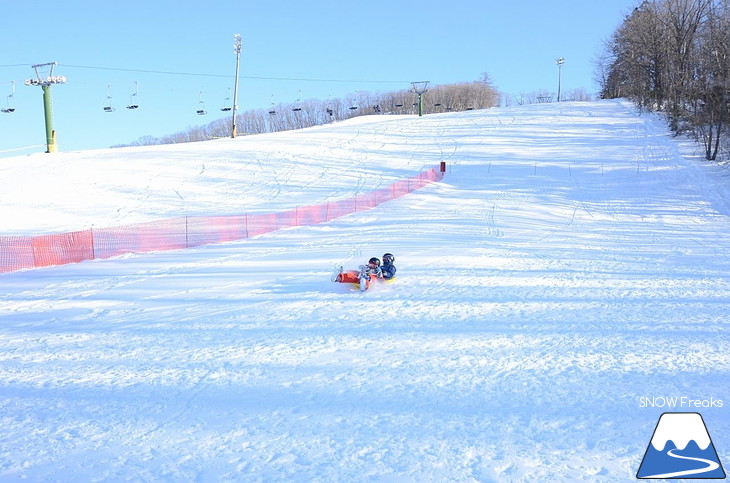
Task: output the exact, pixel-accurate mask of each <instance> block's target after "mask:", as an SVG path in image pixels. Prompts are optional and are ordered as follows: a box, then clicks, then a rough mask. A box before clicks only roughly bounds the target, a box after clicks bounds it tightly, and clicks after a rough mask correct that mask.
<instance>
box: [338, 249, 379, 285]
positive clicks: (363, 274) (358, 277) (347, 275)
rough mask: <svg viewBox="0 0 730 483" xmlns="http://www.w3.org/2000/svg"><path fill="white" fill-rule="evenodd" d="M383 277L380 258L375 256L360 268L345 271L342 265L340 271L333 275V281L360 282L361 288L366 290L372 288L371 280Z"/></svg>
mask: <svg viewBox="0 0 730 483" xmlns="http://www.w3.org/2000/svg"><path fill="white" fill-rule="evenodd" d="M382 277H383V272H382V271H381V270H380V260H379V259H378V258H376V257H373V258H371V259H370V260H369V261H368V263H367V265H360V269H359V270H349V271H347V272H343V271H342V267H340V271H339V273H337V274H336V275H335V276H333V277H332V281H333V282H340V283H359V284H360V290H361V291H363V292H364V291H365V290H367V289H368V288H370V281H371V280H373V279H374V278H382Z"/></svg>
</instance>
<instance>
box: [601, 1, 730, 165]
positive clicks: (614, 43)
mask: <svg viewBox="0 0 730 483" xmlns="http://www.w3.org/2000/svg"><path fill="white" fill-rule="evenodd" d="M596 65H597V71H596V72H597V80H598V81H599V84H600V86H601V97H603V98H620V97H623V98H628V99H631V100H632V101H633V102H635V103H636V104H637V105H638V106H639V107H640V108H641V109H646V110H656V111H660V112H664V113H666V115H667V117H668V119H669V123H670V128H671V129H672V130H673V131H674V132H675V133H689V134H691V135H693V136H695V138H696V139H697V140H698V141H699V142H700V144H701V145H702V146H703V147H704V154H705V158H706V159H707V160H717V159H718V154H721V153H722V152H723V141H724V138H723V136H726V135H727V133H728V127H727V125H726V121H727V119H728V115H729V114H730V112H729V106H730V104H729V103H728V101H729V100H730V0H645V1H644V2H642V3H641V4H640V5H639V6H638V7H636V8H635V9H634V10H633V12H632V13H631V14H629V15H628V16H627V17H626V18H625V19H624V21H623V23H622V24H621V25H620V26H619V28H618V29H617V30H616V32H615V33H614V34H613V36H612V37H611V38H610V39H609V40H608V41H607V42H606V45H605V49H604V51H603V52H602V53H601V54H600V55H599V58H598V59H597V63H596Z"/></svg>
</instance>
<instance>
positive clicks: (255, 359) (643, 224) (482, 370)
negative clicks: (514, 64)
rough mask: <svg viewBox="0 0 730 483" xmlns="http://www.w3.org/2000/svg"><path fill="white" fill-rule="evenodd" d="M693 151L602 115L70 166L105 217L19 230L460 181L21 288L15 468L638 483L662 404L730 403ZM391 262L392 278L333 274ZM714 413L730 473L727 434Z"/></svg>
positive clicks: (487, 120)
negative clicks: (349, 283) (369, 284)
mask: <svg viewBox="0 0 730 483" xmlns="http://www.w3.org/2000/svg"><path fill="white" fill-rule="evenodd" d="M239 146H240V152H239V151H238V150H237V149H239V148H238V147H239ZM233 147H235V148H236V150H234V149H233ZM682 153H685V154H686V153H687V147H686V145H682V144H680V143H678V141H677V140H675V139H671V138H670V137H669V136H668V132H667V131H666V129H664V127H663V126H662V123H661V121H660V120H658V119H656V118H654V117H653V116H648V115H638V114H637V113H636V112H635V111H634V110H633V109H632V108H631V107H630V106H629V105H628V104H626V103H622V102H598V103H560V104H553V105H537V106H525V107H516V108H505V109H491V110H485V111H473V112H465V113H453V114H448V115H433V116H426V117H424V118H422V119H418V118H397V117H388V116H381V117H370V118H360V119H356V120H354V121H353V122H349V123H342V124H336V125H331V126H324V127H320V128H314V129H309V130H303V131H297V132H289V133H279V134H277V135H266V136H252V137H248V138H246V137H244V138H239V139H237V140H225V141H216V142H210V143H197V144H191V145H177V146H174V147H157V148H154V149H153V148H144V149H143V148H135V149H124V150H108V151H98V152H88V153H87V152H84V153H65V154H61V155H60V156H61V157H55V156H54V158H53V162H54V163H56V160H57V159H58V160H61V161H62V162H61V165H63V166H69V173H68V176H69V179H72V177H73V176H77V177H81V178H82V179H86V180H87V181H88V183H86V184H84V185H83V186H84V188H83V189H84V190H86V191H84V192H88V196H85V197H84V200H87V201H88V203H85V205H84V206H83V207H80V206H79V205H76V204H74V202H73V200H74V199H77V198H72V197H70V198H69V197H66V198H65V199H60V198H58V197H57V196H55V195H54V196H49V197H44V196H43V195H42V193H40V192H39V193H36V194H35V198H34V197H33V196H34V194H33V193H26V195H25V196H21V195H23V192H22V190H14V191H13V194H12V196H11V195H5V196H3V195H0V196H2V200H1V201H2V202H3V203H5V202H7V201H8V200H11V199H12V203H11V204H10V207H9V209H17V210H19V211H21V212H22V213H24V214H26V215H27V217H16V218H11V219H9V220H8V221H7V224H4V225H2V226H0V231H3V232H6V233H9V232H18V231H28V232H32V230H36V229H40V230H44V229H50V230H63V231H66V230H71V229H78V228H85V227H87V226H88V225H90V224H94V225H96V226H102V225H104V226H112V225H114V221H117V220H121V221H122V222H124V223H131V222H137V221H147V220H149V219H156V218H160V217H173V216H178V215H179V214H180V213H181V211H180V210H183V211H184V213H185V214H211V213H216V214H217V213H220V210H223V211H225V212H227V213H230V212H236V213H241V212H247V211H249V212H250V211H252V210H257V211H279V210H283V209H289V208H291V207H293V206H296V205H297V204H300V205H305V204H312V203H318V202H323V201H326V200H329V199H339V198H344V197H348V196H352V195H353V194H355V193H358V192H366V191H369V190H371V189H377V188H378V187H381V186H383V185H386V184H388V183H390V182H393V181H395V180H397V179H400V178H402V177H405V176H410V175H412V174H413V173H415V172H418V171H419V170H421V169H423V167H426V166H431V165H434V164H436V163H438V162H439V161H441V160H446V161H447V162H448V172H447V175H446V177H445V179H444V181H443V182H441V183H436V184H432V185H429V186H428V187H426V188H423V189H421V190H419V191H417V192H415V193H413V194H411V195H408V196H406V197H404V198H400V199H398V200H395V201H391V202H388V203H385V204H383V205H381V206H379V207H377V208H375V209H373V210H370V211H367V212H362V213H357V214H353V215H348V216H345V217H342V218H340V219H338V220H335V221H332V222H330V223H326V224H321V225H317V226H311V227H299V228H291V229H285V230H281V231H278V232H275V233H271V234H267V235H264V236H259V237H256V238H252V239H248V240H242V241H239V242H233V243H226V244H220V245H209V246H203V247H198V248H194V249H189V250H184V251H175V252H164V253H152V254H144V255H136V256H133V255H127V256H123V257H118V258H115V259H111V260H99V261H91V262H85V263H81V264H76V265H66V266H61V267H52V268H48V269H42V270H30V271H24V272H16V273H7V274H0V395H1V396H2V397H0V421H2V427H3V432H2V435H0V480H3V481H17V480H21V479H23V480H27V481H38V480H51V481H102V480H127V479H132V480H137V481H160V480H163V481H164V480H170V481H419V482H420V481H628V480H630V479H633V475H634V474H635V472H636V469H637V468H638V465H639V464H640V462H641V457H642V455H643V454H644V450H645V449H646V444H647V443H648V441H649V439H650V437H651V428H652V427H653V425H654V423H655V421H656V418H657V416H658V415H659V414H660V412H661V409H659V408H654V409H647V408H641V407H639V398H640V397H641V396H663V395H686V396H689V397H693V398H708V399H709V398H710V397H714V398H715V399H723V400H727V399H728V396H727V389H726V388H727V374H728V371H729V370H730V350H729V349H730V344H729V342H730V340H729V338H728V334H727V323H728V322H727V315H728V314H729V313H730V218H729V216H730V206H729V205H728V202H727V200H728V199H730V198H728V196H727V193H726V188H725V186H726V185H727V183H726V179H723V178H721V176H722V173H718V172H717V171H714V170H712V169H711V168H708V167H707V166H703V165H702V164H701V163H700V162H699V161H697V160H696V159H695V158H693V157H691V156H687V157H683V156H682ZM13 159H15V158H13ZM46 159H50V157H49V158H46V157H38V158H35V157H31V158H20V159H18V160H17V162H13V161H12V159H11V160H4V163H3V164H4V166H3V167H0V180H4V181H3V183H6V182H7V183H8V185H9V186H10V185H11V184H13V186H14V185H17V184H18V183H20V181H19V180H23V179H24V178H25V177H26V176H28V173H29V172H30V171H29V170H30V169H31V167H32V168H33V169H34V170H36V169H38V167H39V166H43V165H44V163H46ZM122 161H123V162H122ZM170 162H172V163H173V165H174V167H173V166H171V165H170ZM90 163H93V164H90ZM120 163H121V164H120ZM128 163H133V164H134V166H137V167H138V168H139V169H138V170H137V171H140V173H139V175H138V176H137V175H135V176H134V177H131V178H126V177H125V176H124V175H123V174H122V173H123V172H124V171H123V169H122V168H121V167H120V166H124V165H127V164H128ZM26 165H29V166H30V167H29V168H27V169H26V168H24V167H23V166H26ZM90 166H94V169H91V168H90ZM96 169H98V170H99V171H100V172H98V173H97V172H96V171H95V170H96ZM80 173H85V174H83V175H82V174H80ZM47 176H48V177H49V178H48V180H47V179H46V178H45V177H44V176H41V174H40V173H37V172H36V171H33V177H34V178H38V179H37V182H38V184H39V186H50V185H51V179H52V178H51V177H53V178H59V177H61V176H65V175H64V172H63V171H62V170H57V169H55V168H54V169H51V170H49V171H48V173H47ZM97 176H98V177H97ZM64 179H65V178H64ZM56 181H57V180H56ZM69 183H70V182H69ZM115 183H116V184H115ZM57 184H61V185H63V184H64V183H57ZM71 184H73V183H71ZM723 184H724V185H725V186H723ZM25 186H26V188H25V190H26V191H28V187H27V186H28V183H27V182H26V183H25ZM81 186H82V185H76V186H75V187H74V188H73V189H76V190H81V189H82V187H81ZM173 188H174V189H173ZM60 189H61V188H59V190H60ZM64 189H65V188H64ZM68 189H69V190H70V189H72V188H68ZM0 192H3V190H0ZM175 193H177V194H175ZM61 194H62V193H61ZM183 200H184V202H185V205H184V207H183V206H182V205H181V203H182V202H183ZM96 201H98V204H97V203H95V202H96ZM63 203H67V205H63ZM3 206H5V205H3ZM56 211H60V212H62V213H66V215H64V216H50V215H49V214H48V213H53V212H56ZM3 223H5V220H3ZM386 251H391V252H393V253H395V255H396V259H397V260H396V261H397V266H398V269H399V271H398V277H397V281H396V283H395V284H392V285H386V286H376V287H374V288H373V289H372V290H370V291H368V292H367V293H365V294H360V293H358V292H353V291H351V290H350V288H349V287H346V286H344V285H339V284H333V283H331V282H330V281H329V276H330V271H331V267H332V264H333V263H334V262H339V263H344V264H345V266H346V268H351V267H354V266H356V265H357V264H359V263H362V261H363V260H364V259H366V258H368V257H370V256H380V255H381V254H382V253H384V252H386ZM703 412H704V415H705V418H706V420H707V421H708V424H711V426H712V427H711V431H712V434H713V436H714V439H715V442H716V445H717V448H718V452H719V453H720V459H721V460H727V459H729V458H727V457H726V456H725V455H726V454H727V453H724V454H723V449H724V450H725V451H727V448H729V447H730V440H728V439H727V437H726V436H725V435H727V434H730V418H728V416H727V415H726V414H725V413H726V411H724V410H722V409H707V410H703Z"/></svg>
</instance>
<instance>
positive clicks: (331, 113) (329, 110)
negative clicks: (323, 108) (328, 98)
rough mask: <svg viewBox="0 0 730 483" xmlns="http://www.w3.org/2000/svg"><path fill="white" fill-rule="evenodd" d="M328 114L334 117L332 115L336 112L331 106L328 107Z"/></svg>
mask: <svg viewBox="0 0 730 483" xmlns="http://www.w3.org/2000/svg"><path fill="white" fill-rule="evenodd" d="M327 114H329V115H330V117H332V116H333V115H334V114H335V111H334V110H332V108H331V107H328V108H327Z"/></svg>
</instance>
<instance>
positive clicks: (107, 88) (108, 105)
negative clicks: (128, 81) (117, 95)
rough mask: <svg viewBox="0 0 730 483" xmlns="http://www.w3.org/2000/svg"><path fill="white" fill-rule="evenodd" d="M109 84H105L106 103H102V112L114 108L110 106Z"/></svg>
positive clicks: (112, 110) (111, 110)
mask: <svg viewBox="0 0 730 483" xmlns="http://www.w3.org/2000/svg"><path fill="white" fill-rule="evenodd" d="M111 87H112V86H111V84H110V85H108V86H106V104H104V108H103V109H104V112H114V111H115V110H116V109H114V108H113V107H112V96H111V95H109V91H110V89H111Z"/></svg>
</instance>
